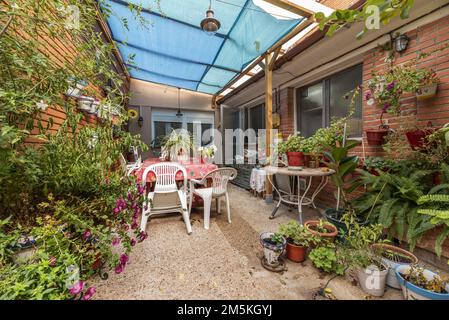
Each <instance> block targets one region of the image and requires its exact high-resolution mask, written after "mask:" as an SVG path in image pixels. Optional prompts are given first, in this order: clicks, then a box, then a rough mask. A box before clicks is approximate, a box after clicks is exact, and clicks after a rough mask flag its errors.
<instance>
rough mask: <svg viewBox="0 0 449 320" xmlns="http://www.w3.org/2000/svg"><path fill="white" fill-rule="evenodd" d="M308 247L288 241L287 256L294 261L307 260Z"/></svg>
mask: <svg viewBox="0 0 449 320" xmlns="http://www.w3.org/2000/svg"><path fill="white" fill-rule="evenodd" d="M306 253H307V248H306V247H300V246H297V245H295V244H293V243H290V242H287V258H288V259H289V260H291V261H293V262H303V261H304V260H306Z"/></svg>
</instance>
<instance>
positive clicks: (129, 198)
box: [128, 192, 133, 201]
mask: <svg viewBox="0 0 449 320" xmlns="http://www.w3.org/2000/svg"><path fill="white" fill-rule="evenodd" d="M128 200H129V201H133V195H132V194H131V192H128Z"/></svg>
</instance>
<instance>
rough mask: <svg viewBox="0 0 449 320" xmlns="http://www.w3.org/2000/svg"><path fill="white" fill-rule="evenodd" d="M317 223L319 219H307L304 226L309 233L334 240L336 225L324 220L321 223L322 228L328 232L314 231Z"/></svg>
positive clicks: (318, 223) (336, 231)
mask: <svg viewBox="0 0 449 320" xmlns="http://www.w3.org/2000/svg"><path fill="white" fill-rule="evenodd" d="M319 225H320V221H318V220H309V221H307V222H306V223H305V224H304V226H305V227H306V229H307V230H309V231H310V233H312V234H314V235H316V236H320V237H322V238H327V239H329V240H331V241H334V239H335V237H336V236H337V235H338V230H337V227H335V226H334V225H333V224H332V223H329V222H326V223H324V224H323V228H325V229H326V230H327V231H328V232H319V231H316V227H317V226H319Z"/></svg>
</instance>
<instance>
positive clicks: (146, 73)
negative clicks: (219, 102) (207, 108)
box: [106, 0, 301, 94]
mask: <svg viewBox="0 0 449 320" xmlns="http://www.w3.org/2000/svg"><path fill="white" fill-rule="evenodd" d="M130 4H132V5H139V6H142V8H143V10H142V12H141V17H142V18H144V20H145V21H146V22H145V23H143V24H142V23H141V22H139V19H136V14H135V12H133V11H132V10H131V9H130V8H129V5H130ZM106 5H107V6H108V10H110V11H111V12H112V14H110V15H109V17H108V24H109V27H110V29H111V32H112V36H113V39H114V41H115V42H116V43H117V45H118V48H119V50H120V52H121V54H122V56H123V58H124V60H125V61H129V62H127V66H128V67H129V72H130V74H131V77H133V78H136V79H140V80H144V81H150V82H156V83H161V84H167V85H170V86H175V87H180V88H184V89H189V90H195V91H200V92H205V93H210V94H215V93H217V92H218V91H219V90H221V89H222V88H223V87H224V86H225V85H226V84H227V83H228V82H229V81H230V80H232V79H233V78H234V77H235V76H236V75H238V74H239V73H241V72H242V70H243V69H244V68H245V67H246V66H247V65H248V64H249V63H250V62H251V61H253V60H254V59H255V58H257V57H258V56H260V55H261V54H263V53H264V52H265V51H266V50H267V49H269V48H270V47H271V46H272V45H273V44H274V43H276V42H277V41H278V40H279V39H281V38H282V37H283V36H284V35H285V34H286V33H288V32H289V31H290V30H292V29H293V28H294V27H295V26H296V25H298V24H299V23H300V22H301V19H285V18H282V19H281V18H278V17H275V16H273V15H271V14H269V13H267V12H265V11H264V10H263V9H262V8H260V7H258V6H256V5H255V4H254V3H253V1H252V0H213V1H212V9H213V10H214V12H215V18H217V19H218V20H219V21H220V22H221V28H220V29H219V30H218V32H217V33H216V34H213V35H210V34H208V33H206V32H204V31H203V30H201V28H200V22H201V20H202V19H204V18H205V13H206V10H207V9H208V8H209V1H208V0H160V1H157V0H128V1H122V0H107V1H106ZM124 22H126V23H124ZM125 25H127V26H126V27H125Z"/></svg>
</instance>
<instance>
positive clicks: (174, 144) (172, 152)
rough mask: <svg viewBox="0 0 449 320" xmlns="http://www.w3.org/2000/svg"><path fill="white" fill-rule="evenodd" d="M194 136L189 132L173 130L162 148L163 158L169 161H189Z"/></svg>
mask: <svg viewBox="0 0 449 320" xmlns="http://www.w3.org/2000/svg"><path fill="white" fill-rule="evenodd" d="M191 147H192V136H191V135H190V133H189V132H188V131H187V130H184V129H181V130H172V132H171V133H170V135H168V136H167V137H166V139H165V141H164V145H163V146H162V153H161V154H162V157H163V158H164V159H165V160H167V161H187V160H188V159H189V157H190V149H191Z"/></svg>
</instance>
